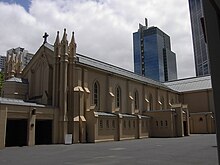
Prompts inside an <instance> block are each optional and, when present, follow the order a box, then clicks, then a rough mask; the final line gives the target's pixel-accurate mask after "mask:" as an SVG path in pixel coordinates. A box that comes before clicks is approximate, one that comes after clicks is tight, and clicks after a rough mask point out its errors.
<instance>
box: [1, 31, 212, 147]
mask: <svg viewBox="0 0 220 165" xmlns="http://www.w3.org/2000/svg"><path fill="white" fill-rule="evenodd" d="M11 69H13V68H11ZM9 73H11V74H12V75H9V78H7V79H6V80H5V82H4V85H3V89H2V97H0V148H4V147H5V146H24V145H29V146H32V145H35V144H52V143H55V144H56V143H60V144H64V143H66V144H72V143H80V142H82V143H84V142H99V141H114V140H115V141H118V140H126V139H139V138H148V137H182V136H188V135H189V134H190V113H189V112H190V111H189V110H188V106H187V105H186V104H187V102H185V100H187V99H186V98H184V99H182V93H181V92H179V91H177V90H174V89H172V88H171V87H168V85H166V84H164V83H161V82H158V81H155V80H152V79H149V78H146V77H144V76H140V75H137V74H135V73H133V72H130V71H127V70H125V69H122V68H118V67H115V66H113V65H110V64H107V63H104V62H101V61H98V60H95V59H92V58H89V57H87V56H84V55H80V54H77V53H76V43H75V39H74V35H73V36H72V39H71V42H70V43H69V42H68V40H67V34H66V30H64V34H63V37H62V40H61V41H60V39H59V33H58V34H57V37H56V41H55V43H54V45H51V44H49V43H47V42H44V43H43V45H41V47H40V48H39V49H38V51H37V52H36V53H35V55H34V57H33V58H32V60H31V61H30V62H29V63H28V65H27V66H26V67H25V68H24V69H23V71H22V74H21V77H20V78H18V77H15V75H13V72H11V71H10V72H9ZM169 85H172V84H169ZM184 97H185V96H184ZM194 98H196V97H191V99H188V100H190V101H191V102H192V99H194ZM204 98H207V97H204ZM196 103H197V104H200V102H196ZM194 108H195V110H194V111H193V112H199V111H200V109H198V108H196V106H194ZM208 111H209V109H204V111H203V112H208ZM201 117H202V118H203V121H204V122H205V121H206V120H205V119H206V118H205V117H206V116H205V114H201V115H200V116H199V117H198V116H197V117H196V118H195V122H198V121H197V119H198V118H199V121H200V119H201ZM208 119H209V120H207V121H209V125H210V127H209V128H212V127H211V124H210V122H212V121H213V119H212V115H211V114H209V118H208ZM201 123H202V121H201V122H200V124H201ZM196 128H197V127H196ZM197 130H198V129H197ZM206 133H209V132H206ZM14 137H16V138H14Z"/></svg>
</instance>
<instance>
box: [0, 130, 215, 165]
mask: <svg viewBox="0 0 220 165" xmlns="http://www.w3.org/2000/svg"><path fill="white" fill-rule="evenodd" d="M112 164H113V165H217V164H218V161H217V144H216V135H215V134H211V135H210V134H202V135H191V136H188V137H182V138H148V139H138V140H127V141H118V142H102V143H87V144H73V145H39V146H33V147H8V148H5V149H3V150H0V165H112Z"/></svg>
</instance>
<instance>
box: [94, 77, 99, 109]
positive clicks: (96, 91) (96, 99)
mask: <svg viewBox="0 0 220 165" xmlns="http://www.w3.org/2000/svg"><path fill="white" fill-rule="evenodd" d="M93 104H95V105H96V108H97V109H98V110H99V109H100V86H99V83H98V81H96V82H95V83H94V85H93Z"/></svg>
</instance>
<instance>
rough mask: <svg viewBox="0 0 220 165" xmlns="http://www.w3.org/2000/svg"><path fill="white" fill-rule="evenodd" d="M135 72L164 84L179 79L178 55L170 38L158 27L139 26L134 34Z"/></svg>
mask: <svg viewBox="0 0 220 165" xmlns="http://www.w3.org/2000/svg"><path fill="white" fill-rule="evenodd" d="M133 49H134V72H135V73H137V74H139V75H143V76H146V77H148V78H151V79H154V80H157V81H160V82H164V81H170V80H175V79H177V68H176V54H175V53H173V52H172V51H171V46H170V37H169V36H168V35H167V34H166V33H164V32H163V31H162V30H160V29H159V28H157V27H148V25H147V19H145V26H143V25H141V24H139V29H138V31H137V32H135V33H133Z"/></svg>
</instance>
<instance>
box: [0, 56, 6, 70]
mask: <svg viewBox="0 0 220 165" xmlns="http://www.w3.org/2000/svg"><path fill="white" fill-rule="evenodd" d="M5 60H6V56H0V70H1V71H4V69H5Z"/></svg>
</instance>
